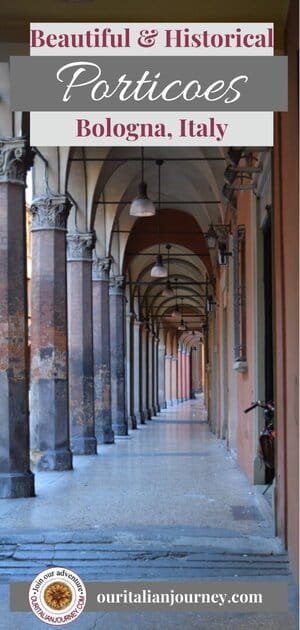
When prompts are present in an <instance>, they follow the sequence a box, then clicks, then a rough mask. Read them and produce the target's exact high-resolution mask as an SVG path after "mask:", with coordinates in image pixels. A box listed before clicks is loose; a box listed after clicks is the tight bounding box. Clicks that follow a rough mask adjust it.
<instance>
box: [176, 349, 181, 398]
mask: <svg viewBox="0 0 300 630" xmlns="http://www.w3.org/2000/svg"><path fill="white" fill-rule="evenodd" d="M181 377H182V353H181V349H180V348H179V350H178V363H177V380H178V401H179V402H181V401H182V380H181Z"/></svg>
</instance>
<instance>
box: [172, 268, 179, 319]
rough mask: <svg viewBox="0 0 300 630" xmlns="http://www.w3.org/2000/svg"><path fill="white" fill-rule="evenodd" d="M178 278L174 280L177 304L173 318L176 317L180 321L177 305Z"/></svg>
mask: <svg viewBox="0 0 300 630" xmlns="http://www.w3.org/2000/svg"><path fill="white" fill-rule="evenodd" d="M177 280H178V279H177V278H174V281H175V295H176V303H175V308H174V310H173V311H172V317H175V318H176V319H178V318H179V317H180V310H179V308H178V304H177Z"/></svg>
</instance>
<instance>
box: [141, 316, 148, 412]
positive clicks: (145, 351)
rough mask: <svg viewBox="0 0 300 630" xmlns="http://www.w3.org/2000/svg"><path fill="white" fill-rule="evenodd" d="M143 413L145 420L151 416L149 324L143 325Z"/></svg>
mask: <svg viewBox="0 0 300 630" xmlns="http://www.w3.org/2000/svg"><path fill="white" fill-rule="evenodd" d="M141 337H142V345H141V352H142V357H141V361H142V413H143V418H144V421H145V420H148V418H149V407H148V329H147V325H145V324H144V325H143V327H142V333H141Z"/></svg>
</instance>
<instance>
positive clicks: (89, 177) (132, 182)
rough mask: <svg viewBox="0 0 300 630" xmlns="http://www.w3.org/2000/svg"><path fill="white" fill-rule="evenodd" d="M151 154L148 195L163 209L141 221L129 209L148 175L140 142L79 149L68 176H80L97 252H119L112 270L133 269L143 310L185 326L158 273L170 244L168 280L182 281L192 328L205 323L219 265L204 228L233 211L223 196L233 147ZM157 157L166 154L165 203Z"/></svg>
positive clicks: (135, 295)
mask: <svg viewBox="0 0 300 630" xmlns="http://www.w3.org/2000/svg"><path fill="white" fill-rule="evenodd" d="M144 158H145V162H144V180H145V181H146V182H147V187H148V196H149V198H150V199H152V201H153V202H154V203H155V205H156V209H157V211H156V215H155V216H154V217H148V218H145V219H139V218H135V217H131V216H130V213H129V209H130V203H131V201H132V199H133V198H134V197H135V196H136V194H137V190H138V185H139V182H140V181H141V150H140V148H132V147H128V148H127V147H114V148H106V149H103V148H99V149H98V148H94V147H93V148H92V149H89V148H86V149H84V152H83V151H82V150H81V149H80V150H77V151H74V152H73V153H72V155H71V162H70V169H69V182H70V184H71V183H72V181H73V182H76V181H77V182H81V184H80V191H78V197H79V198H81V199H82V200H83V199H84V197H85V198H86V205H87V207H86V209H85V211H84V212H83V214H86V216H87V218H88V225H89V227H90V229H95V232H96V237H97V246H96V248H97V253H98V255H109V256H111V257H112V260H113V266H112V273H113V274H117V275H119V274H125V275H126V279H127V282H128V283H129V285H128V286H129V287H130V288H129V289H127V294H128V291H129V294H128V297H129V301H130V303H131V304H134V306H133V310H134V311H135V312H136V315H137V316H142V317H144V318H147V319H149V318H151V319H152V322H155V323H156V327H158V326H159V325H160V326H163V327H164V328H172V329H173V330H175V329H177V328H178V321H177V320H176V318H171V317H170V313H171V312H172V310H174V306H175V303H176V296H175V295H174V296H173V297H172V298H165V297H164V296H162V295H161V293H162V289H163V287H164V285H165V281H161V280H156V281H155V282H153V279H152V278H151V268H152V266H153V264H154V262H155V259H156V255H157V254H158V253H159V251H160V252H161V254H162V255H163V259H164V263H165V264H167V249H166V245H170V246H171V248H170V251H169V254H170V255H169V280H170V282H171V284H172V287H173V286H174V285H175V284H176V286H177V301H178V304H179V305H180V308H181V310H182V318H183V319H184V320H185V322H186V325H187V326H188V327H189V329H192V328H195V327H197V328H198V329H199V327H200V322H201V320H202V319H203V317H204V315H205V291H206V282H207V278H209V277H210V276H211V275H212V271H213V264H212V259H211V251H209V250H208V248H207V243H206V239H205V236H204V234H205V232H206V231H207V230H208V227H209V224H210V223H214V224H222V223H223V222H224V217H225V215H226V210H227V204H226V202H225V200H224V199H223V198H222V188H223V184H224V169H225V167H226V150H225V149H224V148H211V147H208V148H207V147H201V148H199V147H178V148H170V147H159V148H152V147H148V148H146V149H145V150H144ZM158 159H160V160H163V163H162V166H161V188H160V207H159V209H158V206H159V204H158V201H159V199H158V196H159V195H158V164H157V160H158ZM72 160H73V161H72ZM80 172H81V175H80ZM84 181H85V182H86V184H85V188H86V192H85V193H84ZM82 203H83V201H82V202H81V205H82Z"/></svg>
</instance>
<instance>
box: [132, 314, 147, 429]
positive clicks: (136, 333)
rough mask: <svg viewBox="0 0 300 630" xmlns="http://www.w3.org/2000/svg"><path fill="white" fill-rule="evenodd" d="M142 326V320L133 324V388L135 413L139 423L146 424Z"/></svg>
mask: <svg viewBox="0 0 300 630" xmlns="http://www.w3.org/2000/svg"><path fill="white" fill-rule="evenodd" d="M142 326H143V323H142V322H140V321H134V324H133V389H134V395H133V397H134V415H135V417H136V420H137V422H138V423H139V424H144V422H145V420H144V414H143V408H142V348H141V345H142Z"/></svg>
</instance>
